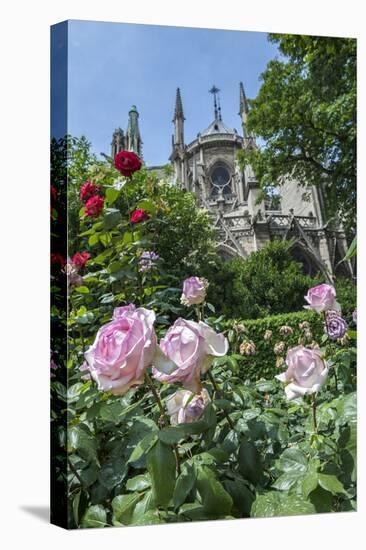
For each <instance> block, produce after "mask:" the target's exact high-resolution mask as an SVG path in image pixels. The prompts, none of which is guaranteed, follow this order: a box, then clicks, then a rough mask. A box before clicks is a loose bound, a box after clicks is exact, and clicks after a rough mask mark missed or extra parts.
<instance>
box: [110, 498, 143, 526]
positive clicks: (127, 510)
mask: <svg viewBox="0 0 366 550" xmlns="http://www.w3.org/2000/svg"><path fill="white" fill-rule="evenodd" d="M141 499H142V495H140V494H139V493H133V494H129V495H118V496H116V497H114V499H113V500H112V509H113V518H114V519H116V520H117V521H119V522H120V523H122V525H129V523H130V521H131V518H132V513H133V509H134V507H135V506H136V504H137V503H138V502H139V500H141Z"/></svg>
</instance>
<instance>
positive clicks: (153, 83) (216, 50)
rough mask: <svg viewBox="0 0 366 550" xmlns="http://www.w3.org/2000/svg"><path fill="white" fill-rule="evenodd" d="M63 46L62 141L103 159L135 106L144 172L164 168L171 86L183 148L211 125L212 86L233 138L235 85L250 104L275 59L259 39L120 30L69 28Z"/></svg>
mask: <svg viewBox="0 0 366 550" xmlns="http://www.w3.org/2000/svg"><path fill="white" fill-rule="evenodd" d="M68 42H69V55H68V71H69V72H68V85H69V88H68V128H69V133H71V134H72V135H74V136H81V135H85V136H86V137H87V138H88V139H89V141H91V143H92V148H93V151H94V152H96V153H97V154H99V153H100V152H105V153H107V154H110V142H111V137H112V133H113V131H114V129H115V128H116V127H119V126H120V127H121V128H122V129H123V130H126V128H127V118H128V111H129V109H130V108H131V106H132V105H136V106H137V109H138V111H139V113H140V120H139V121H140V130H141V134H142V140H143V154H144V160H145V162H146V164H147V165H156V164H165V163H167V162H168V157H169V154H170V151H171V135H172V133H173V124H172V122H171V121H172V118H173V112H174V102H175V93H176V88H177V87H178V86H179V87H180V89H181V95H182V101H183V109H184V114H185V118H186V121H185V139H186V143H189V142H190V141H192V140H193V139H195V137H196V135H197V133H198V132H199V131H201V130H203V129H204V128H206V127H207V126H208V125H209V124H210V122H212V120H213V101H212V96H211V95H210V94H209V93H208V90H209V89H210V88H211V86H212V85H213V84H215V85H216V86H218V87H219V88H220V90H221V92H220V99H221V108H222V117H223V120H224V122H226V124H228V125H229V126H231V127H233V128H236V129H237V130H238V131H239V132H241V127H240V118H239V116H238V110H239V82H240V81H243V83H244V87H245V91H246V94H247V96H248V97H249V98H250V97H255V95H256V94H257V92H258V89H259V86H260V81H259V77H260V74H261V73H262V72H263V70H264V69H265V67H266V64H267V62H268V61H269V60H270V59H272V58H273V57H275V56H276V55H277V48H276V47H275V46H274V45H273V44H271V43H269V42H268V40H267V35H266V34H265V33H258V32H244V31H224V30H209V29H192V28H184V27H163V26H155V25H154V26H153V25H151V26H150V25H135V24H124V23H101V22H91V21H70V22H69V28H68Z"/></svg>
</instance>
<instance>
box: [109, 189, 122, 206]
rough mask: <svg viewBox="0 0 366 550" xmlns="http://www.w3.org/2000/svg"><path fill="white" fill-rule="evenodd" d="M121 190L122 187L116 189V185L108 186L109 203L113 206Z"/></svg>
mask: <svg viewBox="0 0 366 550" xmlns="http://www.w3.org/2000/svg"><path fill="white" fill-rule="evenodd" d="M120 192H121V190H120V189H116V188H115V187H108V188H107V190H106V192H105V196H106V199H107V201H108V204H110V205H111V206H112V204H113V203H114V202H115V201H116V200H117V199H118V197H119V194H120Z"/></svg>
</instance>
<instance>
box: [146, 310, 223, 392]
mask: <svg viewBox="0 0 366 550" xmlns="http://www.w3.org/2000/svg"><path fill="white" fill-rule="evenodd" d="M228 348H229V345H228V341H227V339H226V338H225V336H224V335H223V334H217V333H216V332H215V331H214V330H212V328H210V327H209V326H208V325H206V324H205V323H202V322H199V323H196V322H195V321H186V320H185V319H177V321H175V323H174V325H173V326H172V327H170V328H169V330H168V332H167V333H166V335H165V337H164V338H163V339H162V340H161V341H160V349H161V351H162V353H163V354H164V355H165V356H166V357H167V358H168V359H169V360H171V361H172V362H174V363H175V366H176V368H175V369H174V370H172V371H171V372H170V374H165V373H163V372H160V371H159V370H157V368H153V375H154V377H155V378H156V379H157V380H160V381H161V382H168V383H169V384H173V383H174V382H182V384H183V386H184V387H185V388H187V389H189V390H192V391H194V392H195V393H198V392H199V391H200V388H201V382H200V375H201V373H204V372H206V371H207V370H208V369H209V368H210V367H211V364H212V361H213V359H214V357H221V356H223V355H226V353H227V351H228ZM156 366H157V365H154V367H156Z"/></svg>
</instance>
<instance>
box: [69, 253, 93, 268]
mask: <svg viewBox="0 0 366 550" xmlns="http://www.w3.org/2000/svg"><path fill="white" fill-rule="evenodd" d="M89 258H90V254H89V252H76V254H74V255H73V257H72V258H71V262H72V263H73V264H74V265H75V266H76V267H77V268H79V269H82V268H83V267H84V266H85V264H86V262H87V261H88V260H89Z"/></svg>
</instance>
